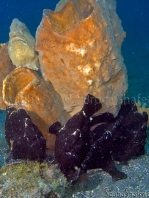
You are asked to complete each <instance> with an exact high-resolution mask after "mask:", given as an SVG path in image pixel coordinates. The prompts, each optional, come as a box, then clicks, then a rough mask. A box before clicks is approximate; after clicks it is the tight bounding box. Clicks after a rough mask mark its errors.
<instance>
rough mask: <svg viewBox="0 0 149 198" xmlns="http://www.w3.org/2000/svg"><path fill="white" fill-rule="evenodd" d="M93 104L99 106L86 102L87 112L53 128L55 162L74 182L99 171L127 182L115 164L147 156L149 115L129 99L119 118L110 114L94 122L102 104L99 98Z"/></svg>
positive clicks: (123, 105) (54, 125)
mask: <svg viewBox="0 0 149 198" xmlns="http://www.w3.org/2000/svg"><path fill="white" fill-rule="evenodd" d="M88 97H89V98H90V97H91V95H88ZM92 98H94V97H93V96H92ZM93 101H96V103H94V102H92V103H91V104H90V103H85V105H84V107H85V109H84V107H83V108H82V111H80V112H79V113H78V114H76V115H74V116H73V117H72V118H71V119H70V120H69V121H68V122H67V123H66V125H64V126H63V127H61V124H60V123H58V122H57V123H54V124H53V125H51V126H50V128H49V129H50V132H53V133H54V134H56V135H57V136H56V145H55V161H56V162H57V163H58V164H59V167H60V169H61V170H62V172H63V173H64V174H65V176H66V177H67V179H68V180H69V181H72V182H74V181H76V180H77V179H78V177H79V175H80V174H81V173H83V172H86V171H87V170H90V169H97V168H102V169H103V170H104V171H106V172H107V173H109V174H110V175H111V176H112V179H113V180H114V181H117V180H120V179H125V178H126V177H127V175H126V174H125V173H123V172H121V171H119V170H118V169H117V168H116V166H115V161H119V162H122V163H127V161H128V160H130V159H131V158H133V157H137V156H140V155H143V154H144V151H145V150H144V146H145V140H146V129H147V121H148V115H147V113H146V112H143V113H142V114H140V113H138V112H137V107H136V105H135V104H134V103H133V101H131V100H125V101H124V102H123V103H122V105H121V109H120V111H119V113H118V115H117V117H116V118H114V117H113V116H112V115H111V114H110V113H108V112H107V113H104V114H103V117H102V114H101V115H100V116H97V117H95V120H94V117H91V115H93V114H94V113H95V112H96V111H97V110H99V109H100V108H101V104H100V103H99V101H98V99H97V98H94V100H93ZM95 104H96V105H97V104H98V105H97V106H96V105H95ZM93 105H95V106H96V107H97V108H93ZM91 106H92V108H91ZM91 109H92V111H91ZM86 111H88V112H90V114H87V113H86ZM106 118H107V120H106ZM97 123H98V124H97ZM89 129H90V130H89Z"/></svg>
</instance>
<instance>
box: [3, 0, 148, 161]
mask: <svg viewBox="0 0 149 198" xmlns="http://www.w3.org/2000/svg"><path fill="white" fill-rule="evenodd" d="M57 2H58V0H57V1H56V0H55V1H54V0H24V1H22V0H0V43H5V42H7V41H8V39H9V27H10V24H11V22H12V20H13V19H14V18H18V19H19V20H20V21H22V22H24V23H25V24H26V25H27V27H28V28H29V30H30V31H31V33H32V35H35V32H36V29H37V27H38V25H39V23H40V21H41V19H42V12H43V9H52V10H53V9H54V8H55V6H56V3H57ZM117 13H118V15H119V17H120V18H121V20H122V25H123V28H124V30H125V31H126V34H127V37H126V38H125V40H124V42H123V45H122V55H123V57H124V62H125V64H126V67H127V70H128V79H129V89H128V92H127V96H128V97H130V98H135V99H136V101H138V99H139V100H144V102H146V103H147V105H148V106H149V0H118V1H117ZM4 120H5V112H3V111H0V122H1V127H0V149H3V148H5V147H6V144H5V140H4ZM0 157H1V158H0V159H1V161H2V162H3V155H2V154H1V153H0Z"/></svg>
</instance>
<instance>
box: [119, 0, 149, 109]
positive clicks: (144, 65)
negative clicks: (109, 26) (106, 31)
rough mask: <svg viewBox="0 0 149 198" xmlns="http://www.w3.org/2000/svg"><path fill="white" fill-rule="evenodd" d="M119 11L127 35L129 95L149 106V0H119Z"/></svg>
mask: <svg viewBox="0 0 149 198" xmlns="http://www.w3.org/2000/svg"><path fill="white" fill-rule="evenodd" d="M117 13H118V15H119V17H120V18H121V20H122V26H123V28H124V30H125V31H126V35H127V36H126V38H125V40H124V42H123V45H122V54H123V57H124V62H125V64H126V67H127V70H128V77H129V89H128V93H127V95H128V96H130V97H134V98H136V100H137V99H138V97H139V98H140V100H142V101H143V100H144V101H145V102H146V103H147V105H148V106H149V81H148V77H149V25H148V23H149V1H148V0H117Z"/></svg>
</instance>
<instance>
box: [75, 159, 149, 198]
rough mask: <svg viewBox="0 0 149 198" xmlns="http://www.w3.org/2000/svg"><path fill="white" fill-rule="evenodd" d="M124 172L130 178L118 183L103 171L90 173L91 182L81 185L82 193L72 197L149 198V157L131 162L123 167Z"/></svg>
mask: <svg viewBox="0 0 149 198" xmlns="http://www.w3.org/2000/svg"><path fill="white" fill-rule="evenodd" d="M122 171H123V172H124V173H126V174H127V176H128V177H127V179H125V180H119V181H117V182H113V181H112V179H111V176H110V175H109V174H107V173H105V172H103V171H102V170H96V171H95V172H94V173H91V172H89V173H88V176H89V182H86V183H85V184H79V185H80V192H76V193H74V194H73V195H72V197H74V198H104V197H107V198H109V197H128V198H129V197H137V198H138V197H139V198H142V197H145V198H146V197H149V174H148V173H149V155H144V156H142V157H139V158H136V159H133V160H130V161H129V165H128V166H122ZM81 185H82V187H81Z"/></svg>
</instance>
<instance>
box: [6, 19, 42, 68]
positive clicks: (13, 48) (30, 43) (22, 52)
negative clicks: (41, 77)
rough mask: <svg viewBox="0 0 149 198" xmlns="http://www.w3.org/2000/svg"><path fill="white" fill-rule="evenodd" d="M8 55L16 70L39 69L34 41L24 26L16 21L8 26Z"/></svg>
mask: <svg viewBox="0 0 149 198" xmlns="http://www.w3.org/2000/svg"><path fill="white" fill-rule="evenodd" d="M8 53H9V56H10V58H11V60H12V62H13V64H14V65H15V66H16V67H17V68H19V67H28V68H30V69H32V70H38V69H39V60H38V55H37V52H36V51H35V39H34V38H33V37H32V35H31V33H30V31H29V30H28V28H27V27H26V25H25V24H24V23H22V22H21V21H19V20H18V19H13V21H12V23H11V26H10V33H9V43H8Z"/></svg>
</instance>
